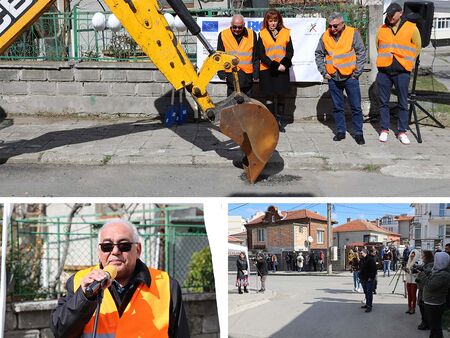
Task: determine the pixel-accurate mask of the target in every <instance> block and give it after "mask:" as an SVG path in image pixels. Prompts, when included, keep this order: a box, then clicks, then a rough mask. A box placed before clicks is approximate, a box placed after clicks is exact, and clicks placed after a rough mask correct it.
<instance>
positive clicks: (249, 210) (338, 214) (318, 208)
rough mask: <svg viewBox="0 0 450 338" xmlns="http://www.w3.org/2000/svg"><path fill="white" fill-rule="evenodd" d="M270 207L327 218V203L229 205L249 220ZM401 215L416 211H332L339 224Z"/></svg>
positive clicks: (369, 207) (373, 207) (396, 207)
mask: <svg viewBox="0 0 450 338" xmlns="http://www.w3.org/2000/svg"><path fill="white" fill-rule="evenodd" d="M269 205H275V206H277V207H278V209H279V210H282V211H291V210H301V209H308V210H312V211H315V212H317V213H319V214H320V215H322V216H324V217H326V216H327V205H326V203H299V204H295V203H278V204H273V203H232V204H229V205H228V215H230V216H231V215H240V216H242V217H243V218H244V219H247V220H248V219H250V218H251V216H252V215H254V214H255V213H256V212H258V211H266V210H267V207H268V206H269ZM400 214H407V215H411V216H412V215H414V209H413V208H412V207H410V204H409V203H405V204H399V203H378V204H375V203H333V204H332V209H331V218H332V219H333V220H335V221H338V224H344V223H346V222H347V218H351V219H368V220H370V221H372V220H375V219H376V218H380V217H382V216H384V215H400Z"/></svg>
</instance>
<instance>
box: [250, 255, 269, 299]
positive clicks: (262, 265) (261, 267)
mask: <svg viewBox="0 0 450 338" xmlns="http://www.w3.org/2000/svg"><path fill="white" fill-rule="evenodd" d="M254 264H255V265H256V271H258V276H259V277H260V278H261V289H259V290H258V292H262V293H264V291H266V278H267V275H268V274H269V271H268V270H267V261H266V259H265V258H264V254H263V253H262V252H260V253H258V255H257V256H256V262H254Z"/></svg>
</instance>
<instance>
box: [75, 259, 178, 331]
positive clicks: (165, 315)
mask: <svg viewBox="0 0 450 338" xmlns="http://www.w3.org/2000/svg"><path fill="white" fill-rule="evenodd" d="M93 269H99V266H98V265H97V266H94V267H91V268H88V269H84V270H81V271H78V272H77V273H76V274H75V277H74V285H73V286H74V291H76V290H77V289H78V288H79V287H80V283H81V281H82V279H83V278H84V277H86V276H87V275H88V274H89V272H91V271H92V270H93ZM149 272H150V277H151V284H150V286H149V287H148V286H147V285H145V284H140V285H139V286H138V287H137V288H136V290H135V292H134V295H133V297H132V298H131V300H130V302H129V303H128V305H127V307H126V309H125V311H124V312H123V313H122V316H121V317H119V312H118V311H117V308H116V303H115V302H114V299H113V298H112V296H111V293H110V292H109V290H108V289H106V290H105V292H104V295H103V302H102V305H101V307H100V315H99V320H98V327H97V334H98V337H102V338H114V337H115V338H131V337H140V338H145V337H148V338H150V337H155V338H162V337H168V336H169V335H168V330H169V309H170V279H169V275H168V274H167V273H166V272H164V271H160V270H156V269H152V268H149ZM94 319H95V313H94V314H93V315H92V317H91V319H90V320H89V322H88V323H87V324H86V326H85V327H84V330H83V335H82V336H81V337H82V338H88V337H91V336H92V331H93V329H94Z"/></svg>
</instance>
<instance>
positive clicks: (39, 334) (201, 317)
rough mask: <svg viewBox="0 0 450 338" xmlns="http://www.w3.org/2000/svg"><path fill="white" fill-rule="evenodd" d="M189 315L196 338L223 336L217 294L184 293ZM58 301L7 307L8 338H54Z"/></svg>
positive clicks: (193, 334)
mask: <svg viewBox="0 0 450 338" xmlns="http://www.w3.org/2000/svg"><path fill="white" fill-rule="evenodd" d="M183 300H184V305H185V308H186V315H187V317H188V320H189V329H190V332H191V337H192V338H216V337H219V333H220V331H219V319H218V316H217V306H216V295H215V294H213V293H212V294H187V295H183ZM56 305H57V301H56V300H51V301H37V302H23V303H14V304H11V305H9V306H7V311H6V320H5V323H6V327H5V337H8V338H51V337H54V336H53V333H52V332H51V330H50V329H49V322H50V313H51V311H52V310H53V309H54V308H55V307H56Z"/></svg>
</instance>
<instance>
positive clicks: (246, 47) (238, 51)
mask: <svg viewBox="0 0 450 338" xmlns="http://www.w3.org/2000/svg"><path fill="white" fill-rule="evenodd" d="M247 33H248V34H247V36H243V37H242V40H241V42H240V43H239V44H238V43H237V41H236V38H235V37H234V35H233V32H232V31H231V29H226V30H224V31H222V34H221V35H222V41H223V46H224V48H225V52H227V53H230V54H233V55H235V56H236V57H237V58H238V59H239V65H238V69H242V71H244V73H247V74H252V73H253V62H252V61H253V60H252V59H253V58H252V56H253V48H254V46H255V41H253V40H254V39H253V30H251V29H250V28H247ZM225 71H226V72H231V68H230V69H227V70H225Z"/></svg>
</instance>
